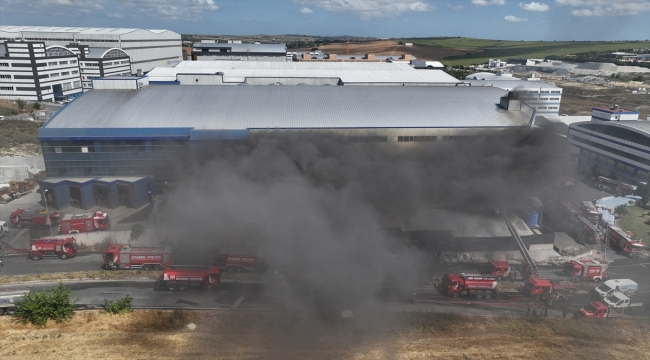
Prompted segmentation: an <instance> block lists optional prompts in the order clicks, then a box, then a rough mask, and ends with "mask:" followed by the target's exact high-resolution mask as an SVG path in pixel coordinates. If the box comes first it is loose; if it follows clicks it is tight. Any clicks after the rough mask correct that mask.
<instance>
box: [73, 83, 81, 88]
mask: <svg viewBox="0 0 650 360" xmlns="http://www.w3.org/2000/svg"><path fill="white" fill-rule="evenodd" d="M72 87H74V88H80V87H81V81H75V82H74V83H73V84H72Z"/></svg>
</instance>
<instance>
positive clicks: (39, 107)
mask: <svg viewBox="0 0 650 360" xmlns="http://www.w3.org/2000/svg"><path fill="white" fill-rule="evenodd" d="M32 108H33V109H34V110H40V109H41V104H39V103H34V104H32Z"/></svg>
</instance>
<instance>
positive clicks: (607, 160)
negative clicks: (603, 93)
mask: <svg viewBox="0 0 650 360" xmlns="http://www.w3.org/2000/svg"><path fill="white" fill-rule="evenodd" d="M638 118H639V112H637V111H632V110H625V109H621V108H618V106H613V107H612V108H609V109H607V108H594V109H593V111H592V118H591V121H583V122H577V123H572V124H571V125H569V132H568V144H569V145H568V146H569V152H570V153H571V154H572V155H573V156H574V159H575V161H576V163H577V164H578V165H579V166H581V167H582V168H583V169H584V170H585V171H586V172H589V173H591V172H592V170H595V171H596V172H598V173H599V174H600V175H603V176H607V177H608V178H612V179H614V180H618V181H620V182H623V183H627V184H631V185H637V184H640V183H647V182H648V174H650V121H644V120H638Z"/></svg>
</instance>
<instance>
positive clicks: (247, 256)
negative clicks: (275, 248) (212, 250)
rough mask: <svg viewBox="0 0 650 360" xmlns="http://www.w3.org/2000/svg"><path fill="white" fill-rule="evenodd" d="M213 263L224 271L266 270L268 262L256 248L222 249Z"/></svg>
mask: <svg viewBox="0 0 650 360" xmlns="http://www.w3.org/2000/svg"><path fill="white" fill-rule="evenodd" d="M214 265H215V266H218V267H219V268H220V269H221V270H225V271H266V269H267V268H268V265H269V264H268V261H267V260H265V259H264V257H263V256H262V255H260V254H258V253H257V251H256V250H249V249H222V250H220V251H219V253H218V255H217V258H216V259H215V263H214Z"/></svg>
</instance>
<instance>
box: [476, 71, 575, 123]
mask: <svg viewBox="0 0 650 360" xmlns="http://www.w3.org/2000/svg"><path fill="white" fill-rule="evenodd" d="M465 83H468V84H470V85H471V86H494V87H498V88H501V89H504V90H507V91H512V92H514V93H515V94H516V95H517V97H519V99H521V101H523V102H524V103H525V104H526V105H528V106H530V107H532V108H533V109H535V114H536V115H558V113H559V111H560V102H561V101H562V88H561V87H558V86H556V85H555V84H553V83H547V82H543V81H540V80H539V78H522V79H520V78H516V77H513V76H512V75H510V74H493V73H476V74H472V75H468V76H467V77H465Z"/></svg>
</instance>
